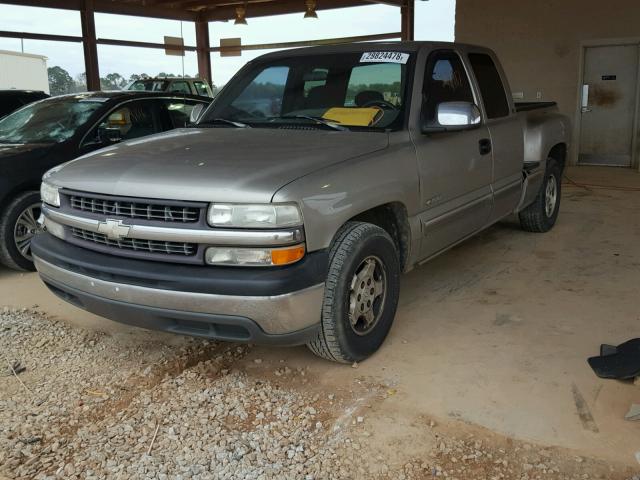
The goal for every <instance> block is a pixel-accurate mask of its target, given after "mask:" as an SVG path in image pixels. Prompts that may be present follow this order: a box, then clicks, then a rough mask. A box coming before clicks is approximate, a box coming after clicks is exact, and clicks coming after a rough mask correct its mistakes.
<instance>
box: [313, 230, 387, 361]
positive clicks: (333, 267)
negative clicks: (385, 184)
mask: <svg viewBox="0 0 640 480" xmlns="http://www.w3.org/2000/svg"><path fill="white" fill-rule="evenodd" d="M399 292H400V262H399V259H398V252H397V250H396V247H395V244H394V243H393V240H392V239H391V237H390V236H389V234H388V233H387V232H386V231H385V230H383V229H382V228H380V227H378V226H375V225H372V224H369V223H361V222H349V223H347V224H346V225H345V226H344V227H342V228H341V230H340V231H339V232H338V233H337V235H336V238H335V240H334V242H333V245H332V247H331V249H330V252H329V271H328V275H327V280H326V282H325V293H324V301H323V305H322V317H321V328H320V330H319V331H318V334H317V337H316V338H315V339H314V340H312V341H311V342H309V343H308V344H307V346H308V347H309V349H310V350H311V351H312V352H313V353H315V354H316V355H318V356H320V357H322V358H326V359H328V360H332V361H336V362H342V363H352V362H359V361H362V360H364V359H366V358H367V357H369V356H371V355H372V354H373V353H374V352H376V351H377V350H378V348H380V346H381V345H382V343H383V342H384V339H385V338H386V337H387V334H388V333H389V329H390V328H391V324H392V323H393V319H394V317H395V313H396V307H397V305H398V296H399Z"/></svg>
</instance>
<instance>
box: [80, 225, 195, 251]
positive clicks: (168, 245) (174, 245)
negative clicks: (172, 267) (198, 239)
mask: <svg viewBox="0 0 640 480" xmlns="http://www.w3.org/2000/svg"><path fill="white" fill-rule="evenodd" d="M70 230H71V235H72V236H73V237H74V238H76V239H79V240H83V241H85V242H91V243H94V244H97V245H102V246H106V247H112V248H117V249H123V250H131V251H135V252H148V253H154V254H162V255H178V256H183V257H189V256H193V255H195V254H196V253H197V251H198V245H197V244H195V243H182V242H164V241H158V240H138V239H135V238H123V239H121V240H111V239H110V238H107V237H106V235H102V234H101V233H95V232H90V231H88V230H83V229H81V228H76V227H71V229H70Z"/></svg>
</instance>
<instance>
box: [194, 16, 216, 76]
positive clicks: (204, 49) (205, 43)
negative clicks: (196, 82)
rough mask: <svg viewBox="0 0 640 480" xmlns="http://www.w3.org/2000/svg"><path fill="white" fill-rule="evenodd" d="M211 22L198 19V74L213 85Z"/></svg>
mask: <svg viewBox="0 0 640 480" xmlns="http://www.w3.org/2000/svg"><path fill="white" fill-rule="evenodd" d="M210 46H211V45H210V44H209V22H207V21H206V20H201V19H199V20H197V21H196V52H197V55H198V75H199V76H200V78H201V79H203V80H206V81H207V82H208V83H209V85H213V79H212V75H211V53H210V52H209V47H210Z"/></svg>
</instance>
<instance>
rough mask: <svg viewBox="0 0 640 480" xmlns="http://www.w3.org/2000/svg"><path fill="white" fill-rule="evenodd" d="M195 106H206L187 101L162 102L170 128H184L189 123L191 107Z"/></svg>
mask: <svg viewBox="0 0 640 480" xmlns="http://www.w3.org/2000/svg"><path fill="white" fill-rule="evenodd" d="M197 104H200V105H204V106H206V104H204V103H201V102H194V101H189V100H186V101H183V100H178V99H173V100H163V105H164V108H165V109H166V112H167V114H168V115H169V120H170V128H184V127H186V126H187V125H188V124H189V121H190V117H191V110H193V107H195V106H196V105H197Z"/></svg>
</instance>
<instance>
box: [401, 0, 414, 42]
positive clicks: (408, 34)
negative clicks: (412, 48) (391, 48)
mask: <svg viewBox="0 0 640 480" xmlns="http://www.w3.org/2000/svg"><path fill="white" fill-rule="evenodd" d="M400 22H401V31H402V40H413V39H414V24H415V0H404V3H403V4H402V6H401V7H400Z"/></svg>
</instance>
